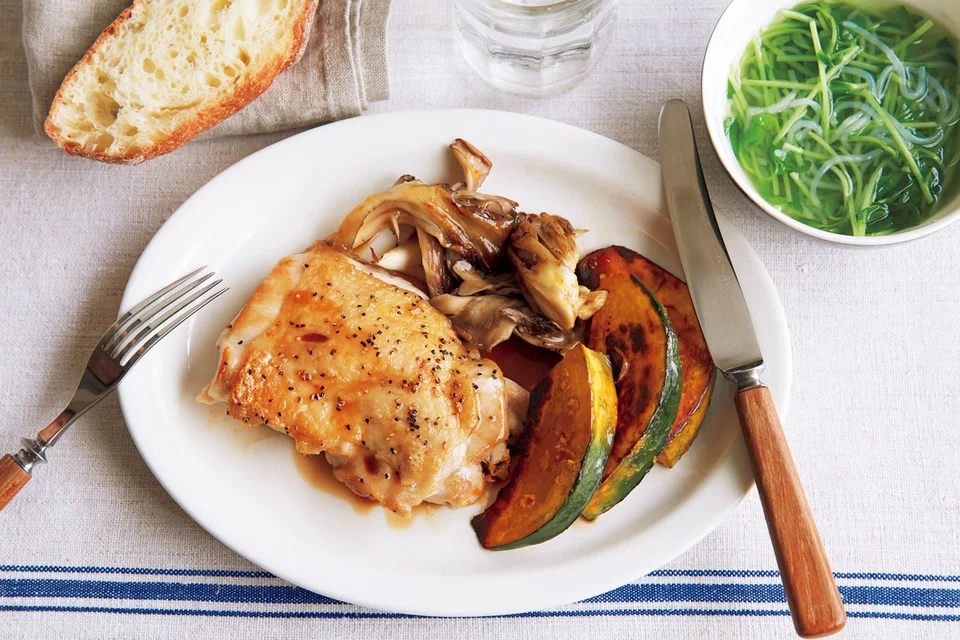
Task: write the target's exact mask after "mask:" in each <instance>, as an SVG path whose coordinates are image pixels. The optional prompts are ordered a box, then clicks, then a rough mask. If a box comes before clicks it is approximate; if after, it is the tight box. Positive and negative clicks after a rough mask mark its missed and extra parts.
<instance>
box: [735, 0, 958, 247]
mask: <svg viewBox="0 0 960 640" xmlns="http://www.w3.org/2000/svg"><path fill="white" fill-rule="evenodd" d="M957 58H958V46H957V39H956V37H954V36H953V35H951V34H949V33H948V32H947V31H946V30H945V29H943V28H942V27H941V26H940V25H938V24H936V23H935V22H934V21H932V20H930V19H928V18H926V17H925V16H922V15H917V14H916V13H913V12H912V11H911V10H909V9H907V8H904V7H902V6H901V7H897V8H895V9H890V10H885V11H878V10H875V9H867V8H865V7H860V6H856V5H853V4H847V3H836V2H827V1H823V0H821V1H820V2H816V3H804V4H801V5H798V6H797V7H795V8H794V9H792V10H784V11H781V12H780V13H779V15H778V18H777V20H776V21H775V22H773V23H772V24H771V25H769V26H768V27H767V28H766V29H764V30H763V31H762V32H761V33H760V35H759V36H758V37H756V38H755V39H754V40H753V41H752V42H751V44H750V46H749V47H748V48H747V51H746V53H745V54H744V56H743V59H742V60H741V62H740V68H739V69H734V70H733V71H732V73H731V75H730V79H729V87H728V94H729V98H730V100H731V116H730V117H729V118H728V120H727V121H726V123H725V126H726V131H727V135H728V136H729V138H730V143H731V145H732V147H733V151H734V153H735V154H736V156H737V160H738V162H739V163H740V166H741V167H742V168H743V170H744V171H745V172H746V174H747V175H748V176H749V177H750V180H751V181H752V182H753V184H754V186H756V188H757V190H758V191H759V192H760V195H761V196H763V198H764V199H765V200H766V201H767V202H769V203H770V204H772V205H773V206H775V207H777V208H779V209H780V210H781V211H783V212H784V213H786V214H788V215H789V216H791V217H792V218H794V219H796V220H798V221H800V222H803V223H804V224H807V225H810V226H812V227H816V228H817V229H822V230H824V231H831V232H833V233H842V234H847V235H858V236H864V235H868V236H869V235H884V234H888V233H892V232H894V231H899V230H901V229H906V228H909V227H914V226H916V225H918V224H920V223H921V222H923V221H924V220H925V219H927V218H929V217H930V216H931V215H932V214H933V213H935V212H936V210H937V206H938V203H939V202H941V201H945V200H946V199H947V198H948V197H949V196H950V195H952V194H953V193H954V191H955V189H956V187H957V185H956V179H955V173H956V168H957V165H958V163H960V126H958V124H957V122H958V120H960V94H958V71H957Z"/></svg>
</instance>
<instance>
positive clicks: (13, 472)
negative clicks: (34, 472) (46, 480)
mask: <svg viewBox="0 0 960 640" xmlns="http://www.w3.org/2000/svg"><path fill="white" fill-rule="evenodd" d="M31 477H32V476H31V475H30V474H29V473H27V472H26V471H24V470H23V467H21V466H20V465H19V464H18V463H17V461H16V460H14V459H13V456H11V455H9V454H8V455H5V456H3V457H2V458H0V510H3V508H4V507H5V506H7V504H9V502H10V501H11V500H13V496H15V495H17V493H19V492H20V489H23V487H24V486H25V485H26V484H27V483H28V482H30V478H31Z"/></svg>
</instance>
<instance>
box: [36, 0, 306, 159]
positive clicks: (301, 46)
mask: <svg viewBox="0 0 960 640" xmlns="http://www.w3.org/2000/svg"><path fill="white" fill-rule="evenodd" d="M147 2H150V0H133V4H132V5H130V6H129V7H127V8H126V9H124V11H123V13H121V14H120V15H119V16H117V19H116V20H114V21H113V22H111V23H110V25H109V26H108V27H107V28H106V29H104V30H103V33H101V34H100V37H98V38H97V40H96V42H94V43H93V45H92V46H91V47H90V48H89V49H88V50H87V52H86V53H85V54H84V55H83V57H82V58H80V61H79V62H78V63H77V64H76V65H74V67H73V69H71V70H70V72H69V73H68V74H67V75H66V77H64V79H63V82H62V83H61V84H60V88H59V89H58V90H57V95H56V96H54V98H53V103H52V104H51V105H50V113H49V115H47V119H46V121H45V122H44V124H43V130H44V132H45V133H46V134H47V135H48V136H49V137H50V139H51V140H53V141H54V142H55V143H57V145H59V146H60V147H61V148H62V149H63V150H64V151H66V152H67V153H68V154H70V155H72V156H81V157H84V158H90V159H92V160H99V161H100V162H107V163H110V164H140V163H142V162H146V161H147V160H150V159H152V158H156V157H157V156H161V155H163V154H165V153H170V152H171V151H173V150H174V149H177V148H179V147H180V146H182V145H183V144H185V143H187V142H189V141H190V140H193V139H194V138H196V137H197V136H198V135H200V134H201V133H202V132H204V131H206V130H207V129H209V128H210V127H212V126H214V125H216V124H218V123H220V122H222V121H224V120H226V119H227V118H229V117H230V116H232V115H233V114H235V113H236V112H238V111H240V110H241V109H243V108H244V107H245V106H247V105H248V104H250V103H251V102H253V101H254V100H255V99H256V98H257V97H258V96H259V95H260V94H262V93H263V92H264V91H266V90H267V88H269V87H270V85H271V84H273V81H274V79H275V78H276V77H277V76H278V75H280V73H281V72H283V71H284V70H286V69H287V68H288V67H289V66H290V65H292V64H293V63H295V62H296V61H297V60H299V59H300V57H301V56H302V55H303V52H304V51H305V50H306V48H307V43H308V42H309V40H310V30H311V28H312V27H313V18H314V14H316V11H317V5H318V4H319V0H308V2H307V3H306V4H305V5H304V10H303V12H302V13H301V14H300V16H299V17H298V18H297V20H296V22H294V25H293V35H294V38H293V46H291V47H290V48H289V49H288V50H287V51H286V52H284V55H282V56H278V57H277V58H275V59H274V60H272V61H271V63H270V64H269V65H267V66H266V67H265V68H264V69H263V70H261V72H260V73H258V74H255V75H251V76H250V77H249V78H247V79H246V80H244V81H241V82H239V83H237V84H235V85H234V89H233V93H232V94H230V95H226V96H224V99H223V100H221V101H220V102H217V103H215V104H213V105H211V106H210V107H207V108H206V109H203V110H202V111H200V112H198V113H197V114H196V115H195V116H194V117H193V118H192V119H190V120H188V121H187V122H185V123H183V124H182V125H180V126H179V127H177V128H176V129H174V130H173V131H171V132H170V134H169V135H167V136H166V137H164V138H163V139H161V140H159V141H157V142H155V143H153V144H152V145H150V146H146V147H141V148H140V149H139V153H137V154H136V155H127V154H118V153H105V152H102V151H96V150H93V149H84V148H83V145H81V144H79V143H78V142H76V141H74V140H70V139H68V138H66V137H65V136H64V135H63V132H62V131H61V129H60V127H58V126H57V125H56V124H54V122H53V114H54V112H55V111H56V110H57V109H58V108H59V107H60V104H61V103H62V102H63V90H64V87H66V86H67V85H68V84H69V83H70V82H71V81H72V80H73V77H74V76H75V75H76V73H77V70H79V69H81V68H82V67H83V66H84V65H86V64H88V62H89V61H90V58H91V57H93V55H94V54H95V53H96V52H97V50H98V49H99V48H100V46H101V45H102V44H103V43H104V42H105V41H106V40H108V39H109V38H111V37H113V36H114V35H115V34H116V32H117V31H118V30H119V29H120V26H121V25H122V24H123V23H124V22H126V21H127V20H129V19H130V16H131V15H132V14H133V12H134V10H135V9H136V8H137V7H138V6H140V5H142V4H146V3H147Z"/></svg>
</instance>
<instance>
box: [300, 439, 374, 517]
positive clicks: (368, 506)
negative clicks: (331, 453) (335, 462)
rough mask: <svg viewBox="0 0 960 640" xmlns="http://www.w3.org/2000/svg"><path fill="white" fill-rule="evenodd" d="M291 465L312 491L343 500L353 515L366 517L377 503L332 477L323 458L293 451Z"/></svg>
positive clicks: (330, 468) (328, 464) (328, 465)
mask: <svg viewBox="0 0 960 640" xmlns="http://www.w3.org/2000/svg"><path fill="white" fill-rule="evenodd" d="M293 464H294V466H295V467H296V469H297V473H299V474H300V477H301V478H303V479H304V480H305V481H306V482H307V484H309V485H310V486H311V487H313V488H314V489H317V490H319V491H323V492H324V493H326V494H328V495H331V496H336V497H337V498H340V499H341V500H344V501H345V502H347V503H348V504H349V505H350V506H351V508H353V512H354V513H358V514H360V515H366V514H368V513H370V512H371V511H373V508H374V507H376V506H377V503H376V502H374V501H373V500H368V499H366V498H361V497H360V496H358V495H357V494H355V493H354V492H353V491H350V489H348V488H347V485H345V484H343V483H342V482H340V481H339V480H337V479H336V478H335V477H333V468H332V467H331V466H330V463H329V462H327V459H326V458H325V457H323V456H305V455H302V454H300V453H297V451H296V450H294V452H293Z"/></svg>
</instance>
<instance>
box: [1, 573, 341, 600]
mask: <svg viewBox="0 0 960 640" xmlns="http://www.w3.org/2000/svg"><path fill="white" fill-rule="evenodd" d="M0 598H109V599H113V600H121V599H124V600H195V601H198V602H234V603H269V604H345V603H342V602H340V601H339V600H334V599H333V598H328V597H327V596H323V595H320V594H318V593H313V592H312V591H307V590H306V589H301V588H300V587H294V586H292V585H243V584H210V583H204V582H193V583H191V582H118V581H111V580H55V579H41V580H33V579H7V580H0Z"/></svg>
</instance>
